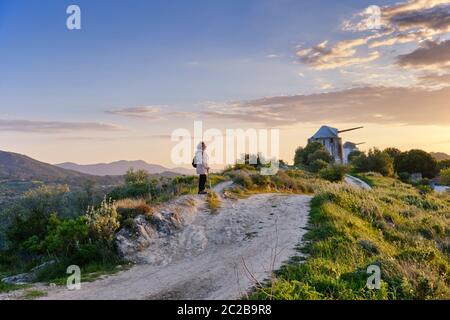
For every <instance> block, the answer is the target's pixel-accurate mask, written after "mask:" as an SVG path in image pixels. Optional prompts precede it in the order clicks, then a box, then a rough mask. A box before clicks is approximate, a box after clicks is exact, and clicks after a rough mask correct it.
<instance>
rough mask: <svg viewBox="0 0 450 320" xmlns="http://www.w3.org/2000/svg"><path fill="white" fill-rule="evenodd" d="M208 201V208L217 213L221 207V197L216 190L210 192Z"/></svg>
mask: <svg viewBox="0 0 450 320" xmlns="http://www.w3.org/2000/svg"><path fill="white" fill-rule="evenodd" d="M206 203H207V204H208V208H209V209H210V210H211V213H216V212H217V211H218V210H219V208H220V198H219V197H218V196H217V194H216V193H215V192H214V191H210V192H208V195H207V197H206Z"/></svg>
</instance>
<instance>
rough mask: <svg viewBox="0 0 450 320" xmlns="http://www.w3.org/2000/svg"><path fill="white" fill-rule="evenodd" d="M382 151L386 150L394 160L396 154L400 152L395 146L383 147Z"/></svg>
mask: <svg viewBox="0 0 450 320" xmlns="http://www.w3.org/2000/svg"><path fill="white" fill-rule="evenodd" d="M384 152H386V153H387V154H388V155H389V156H390V157H391V158H392V159H394V160H395V158H397V156H398V155H400V154H401V153H402V152H401V151H400V150H399V149H397V148H386V149H384Z"/></svg>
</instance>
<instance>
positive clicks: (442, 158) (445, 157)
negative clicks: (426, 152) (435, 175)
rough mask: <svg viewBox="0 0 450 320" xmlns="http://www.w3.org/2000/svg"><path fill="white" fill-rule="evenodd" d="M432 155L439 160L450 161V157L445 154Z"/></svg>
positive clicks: (436, 153)
mask: <svg viewBox="0 0 450 320" xmlns="http://www.w3.org/2000/svg"><path fill="white" fill-rule="evenodd" d="M430 154H431V155H432V156H433V157H434V158H435V159H436V160H437V161H442V160H450V155H448V154H446V153H444V152H430Z"/></svg>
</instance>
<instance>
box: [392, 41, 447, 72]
mask: <svg viewBox="0 0 450 320" xmlns="http://www.w3.org/2000/svg"><path fill="white" fill-rule="evenodd" d="M397 64H398V65H399V66H401V67H406V68H418V67H419V68H422V69H440V68H445V67H448V66H450V40H447V41H442V42H437V41H436V42H434V41H426V42H424V43H423V44H422V46H421V47H420V48H418V49H416V50H414V51H413V52H411V53H408V54H404V55H400V56H398V57H397Z"/></svg>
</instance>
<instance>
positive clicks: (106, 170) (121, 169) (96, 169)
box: [56, 160, 195, 176]
mask: <svg viewBox="0 0 450 320" xmlns="http://www.w3.org/2000/svg"><path fill="white" fill-rule="evenodd" d="M56 166H58V167H60V168H63V169H67V170H72V171H77V172H81V173H85V174H91V175H97V176H106V175H110V176H118V175H124V174H125V173H126V172H127V171H128V170H129V169H130V168H133V169H135V170H145V171H147V172H148V173H150V174H162V173H175V174H185V175H192V174H194V173H195V171H194V170H190V169H185V168H174V169H168V168H166V167H163V166H160V165H157V164H149V163H147V162H145V161H142V160H137V161H125V160H121V161H116V162H111V163H97V164H87V165H81V164H76V163H73V162H65V163H60V164H56Z"/></svg>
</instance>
